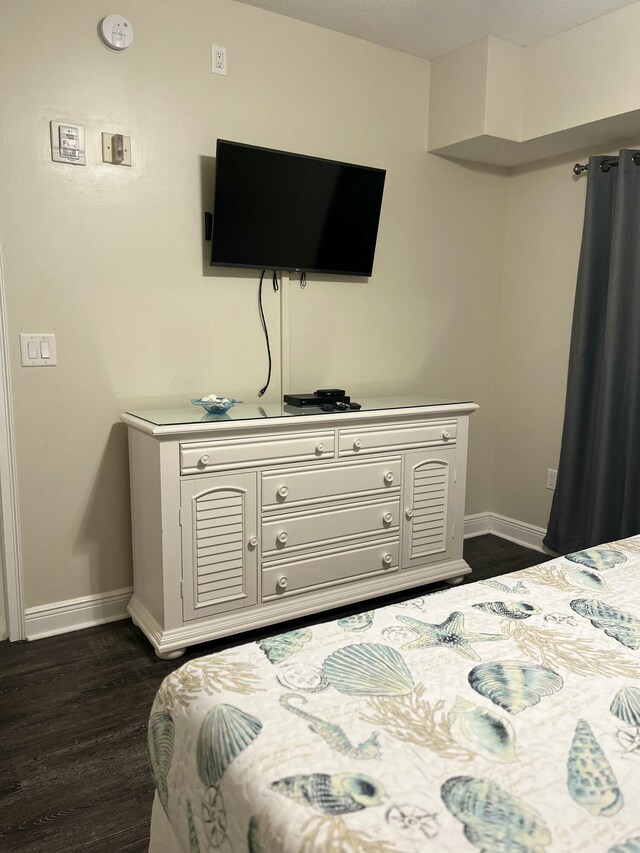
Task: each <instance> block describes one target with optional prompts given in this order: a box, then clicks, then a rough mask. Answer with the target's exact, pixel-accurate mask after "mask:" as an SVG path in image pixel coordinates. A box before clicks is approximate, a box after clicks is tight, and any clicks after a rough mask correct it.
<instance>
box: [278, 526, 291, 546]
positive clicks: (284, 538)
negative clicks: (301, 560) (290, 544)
mask: <svg viewBox="0 0 640 853" xmlns="http://www.w3.org/2000/svg"><path fill="white" fill-rule="evenodd" d="M288 538H289V534H288V533H287V532H286V531H285V530H283V531H282V533H278V542H282V544H283V545H284V543H285V542H286V541H287V539H288Z"/></svg>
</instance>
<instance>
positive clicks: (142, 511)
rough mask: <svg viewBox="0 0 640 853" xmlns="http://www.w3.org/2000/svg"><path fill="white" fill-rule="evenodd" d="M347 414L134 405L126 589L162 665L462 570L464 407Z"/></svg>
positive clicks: (409, 400) (371, 408) (437, 404)
mask: <svg viewBox="0 0 640 853" xmlns="http://www.w3.org/2000/svg"><path fill="white" fill-rule="evenodd" d="M358 402H360V403H361V404H362V408H361V409H360V410H359V411H348V412H336V413H325V412H322V411H320V410H319V409H302V410H300V409H295V408H290V407H286V406H285V407H276V406H273V405H272V406H265V407H264V408H262V407H259V406H254V405H239V406H236V407H235V408H233V409H231V410H230V412H229V413H228V414H226V415H207V414H205V413H204V412H203V410H202V409H199V408H196V407H189V408H185V409H168V410H154V411H132V412H126V413H125V414H124V415H122V420H123V421H124V422H125V423H126V424H127V425H128V427H129V457H130V460H129V461H130V472H131V509H132V522H133V571H134V594H133V598H132V599H131V602H130V604H129V613H130V614H131V617H132V619H133V621H134V622H135V624H136V625H138V626H139V627H140V628H141V629H142V631H144V633H145V634H146V636H147V637H148V638H149V640H150V641H151V643H152V644H153V646H154V648H155V650H156V653H157V654H158V655H159V656H160V657H162V658H173V657H178V656H179V655H181V654H183V652H184V650H185V648H186V647H187V646H189V645H192V644H194V643H201V642H204V641H206V640H211V639H213V638H215V637H220V636H224V635H228V634H235V633H239V632H241V631H247V630H249V629H251V628H256V627H258V626H260V625H267V624H277V623H280V622H283V621H285V620H287V619H293V618H297V617H300V616H303V615H305V614H308V613H315V612H318V611H323V610H328V609H330V608H332V607H337V606H339V605H344V604H347V603H349V602H355V601H360V600H364V599H369V598H373V597H375V596H379V595H383V594H385V593H390V592H394V591H397V590H402V589H408V588H411V587H417V586H422V585H424V584H429V583H433V582H434V581H440V580H449V581H452V582H455V581H456V580H458V579H461V577H462V575H464V574H465V573H466V572H468V571H469V567H468V566H467V564H466V563H465V562H464V560H463V559H462V542H463V535H462V534H463V524H464V496H465V475H466V462H467V433H468V420H469V415H470V414H471V413H472V412H473V411H475V409H477V406H476V405H475V403H471V402H454V401H444V400H434V399H429V398H426V397H391V398H382V399H365V400H359V401H358Z"/></svg>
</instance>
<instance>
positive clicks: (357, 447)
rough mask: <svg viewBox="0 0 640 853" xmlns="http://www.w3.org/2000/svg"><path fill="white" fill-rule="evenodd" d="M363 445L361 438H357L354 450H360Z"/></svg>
mask: <svg viewBox="0 0 640 853" xmlns="http://www.w3.org/2000/svg"><path fill="white" fill-rule="evenodd" d="M361 447H362V441H361V440H360V439H359V438H356V440H355V441H354V442H353V449H354V450H360V448H361Z"/></svg>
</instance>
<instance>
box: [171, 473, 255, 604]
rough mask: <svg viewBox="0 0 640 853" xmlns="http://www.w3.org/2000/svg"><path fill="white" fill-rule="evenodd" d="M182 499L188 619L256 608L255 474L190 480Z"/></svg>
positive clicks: (182, 486)
mask: <svg viewBox="0 0 640 853" xmlns="http://www.w3.org/2000/svg"><path fill="white" fill-rule="evenodd" d="M181 498H182V511H181V520H182V578H183V585H182V597H183V604H182V606H183V613H184V618H185V619H198V618H202V617H206V616H212V615H215V614H216V613H224V612H226V611H228V610H236V609H238V608H240V607H248V606H249V605H251V604H256V602H257V578H258V555H257V551H258V548H257V530H258V519H257V490H256V474H231V475H227V474H220V475H217V476H211V477H202V478H199V479H197V480H190V481H187V482H184V483H182V485H181Z"/></svg>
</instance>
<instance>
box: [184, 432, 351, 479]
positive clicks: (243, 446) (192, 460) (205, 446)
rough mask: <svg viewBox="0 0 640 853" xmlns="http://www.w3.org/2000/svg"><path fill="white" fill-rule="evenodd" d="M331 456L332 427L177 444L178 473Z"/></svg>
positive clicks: (332, 446)
mask: <svg viewBox="0 0 640 853" xmlns="http://www.w3.org/2000/svg"><path fill="white" fill-rule="evenodd" d="M334 456H335V433H334V432H333V430H327V431H322V432H321V431H318V432H308V433H289V434H288V435H279V436H277V437H276V436H274V437H273V438H272V437H270V436H264V437H262V438H234V439H230V440H227V441H225V440H214V441H189V442H183V443H181V444H180V473H181V474H203V473H205V472H207V471H220V470H224V469H226V468H242V467H253V466H256V465H261V464H263V463H264V464H271V463H273V462H283V463H284V462H307V461H310V460H312V459H332V458H333V457H334Z"/></svg>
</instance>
